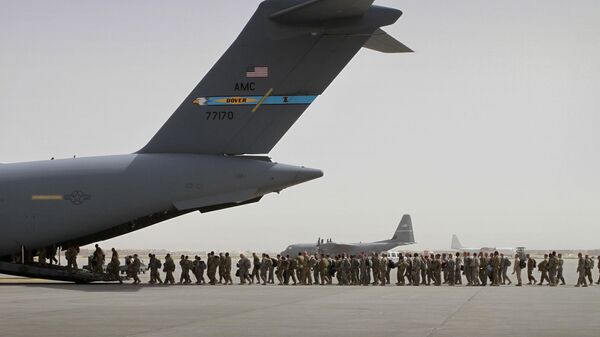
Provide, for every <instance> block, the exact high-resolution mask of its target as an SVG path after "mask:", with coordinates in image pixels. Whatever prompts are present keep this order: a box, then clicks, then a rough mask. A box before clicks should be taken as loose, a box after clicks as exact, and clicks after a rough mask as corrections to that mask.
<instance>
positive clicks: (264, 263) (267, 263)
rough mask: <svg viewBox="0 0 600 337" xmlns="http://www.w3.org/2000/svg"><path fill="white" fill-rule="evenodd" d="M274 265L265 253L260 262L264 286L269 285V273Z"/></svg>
mask: <svg viewBox="0 0 600 337" xmlns="http://www.w3.org/2000/svg"><path fill="white" fill-rule="evenodd" d="M272 263H273V262H272V261H271V259H270V258H269V255H267V254H265V253H263V254H262V260H261V261H260V278H261V279H262V284H263V285H267V281H268V272H269V268H271V264H272Z"/></svg>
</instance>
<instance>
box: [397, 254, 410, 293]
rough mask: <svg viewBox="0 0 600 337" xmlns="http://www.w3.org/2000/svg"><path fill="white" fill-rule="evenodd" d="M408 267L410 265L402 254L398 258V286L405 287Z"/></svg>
mask: <svg viewBox="0 0 600 337" xmlns="http://www.w3.org/2000/svg"><path fill="white" fill-rule="evenodd" d="M407 266H408V264H407V263H406V260H405V259H404V256H402V254H400V255H399V256H398V266H397V267H396V268H398V270H397V271H396V278H397V282H396V285H399V286H403V285H405V283H404V274H405V273H406V267H407Z"/></svg>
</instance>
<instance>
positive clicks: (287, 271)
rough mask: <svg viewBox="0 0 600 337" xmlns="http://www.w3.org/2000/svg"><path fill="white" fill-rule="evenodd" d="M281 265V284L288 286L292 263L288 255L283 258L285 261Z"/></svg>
mask: <svg viewBox="0 0 600 337" xmlns="http://www.w3.org/2000/svg"><path fill="white" fill-rule="evenodd" d="M283 263H284V265H283V284H285V285H288V284H290V275H291V273H290V268H291V265H292V261H291V260H290V256H289V255H286V256H285V260H284V261H283Z"/></svg>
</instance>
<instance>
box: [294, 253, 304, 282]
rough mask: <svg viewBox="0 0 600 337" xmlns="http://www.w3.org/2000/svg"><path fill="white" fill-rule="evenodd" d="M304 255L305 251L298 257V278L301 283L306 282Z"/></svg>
mask: <svg viewBox="0 0 600 337" xmlns="http://www.w3.org/2000/svg"><path fill="white" fill-rule="evenodd" d="M304 262H306V261H304V255H303V253H298V256H297V257H296V278H297V279H298V282H299V283H300V284H305V283H304Z"/></svg>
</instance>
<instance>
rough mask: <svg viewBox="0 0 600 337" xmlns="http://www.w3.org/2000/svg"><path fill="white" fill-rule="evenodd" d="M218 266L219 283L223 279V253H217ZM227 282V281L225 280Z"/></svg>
mask: <svg viewBox="0 0 600 337" xmlns="http://www.w3.org/2000/svg"><path fill="white" fill-rule="evenodd" d="M217 267H218V272H217V273H218V275H219V283H223V280H224V279H225V256H224V255H223V253H219V264H217ZM225 282H227V281H225Z"/></svg>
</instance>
